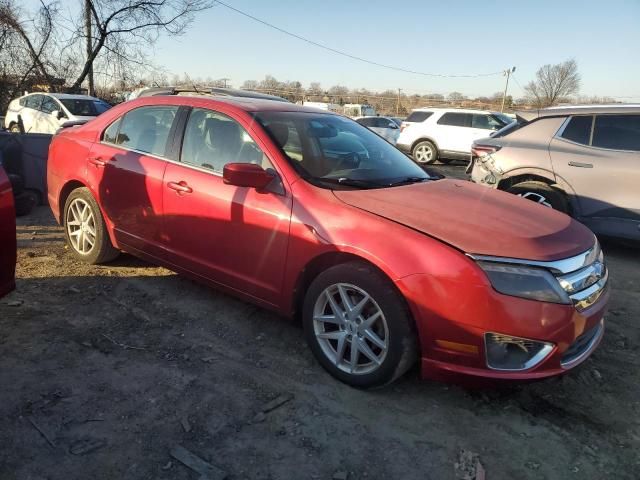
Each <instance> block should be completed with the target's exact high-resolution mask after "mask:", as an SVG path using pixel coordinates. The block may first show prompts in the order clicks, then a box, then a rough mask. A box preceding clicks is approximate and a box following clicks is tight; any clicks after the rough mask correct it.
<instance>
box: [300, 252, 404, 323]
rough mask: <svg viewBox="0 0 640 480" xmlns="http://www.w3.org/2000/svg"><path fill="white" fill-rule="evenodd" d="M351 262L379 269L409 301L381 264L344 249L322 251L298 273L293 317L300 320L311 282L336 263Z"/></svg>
mask: <svg viewBox="0 0 640 480" xmlns="http://www.w3.org/2000/svg"><path fill="white" fill-rule="evenodd" d="M349 262H360V263H364V264H366V265H367V266H370V267H372V268H373V269H374V270H376V271H378V272H379V273H380V274H381V275H384V277H385V278H387V280H389V282H390V283H391V284H392V285H393V286H394V288H395V289H396V291H397V292H398V294H399V295H400V296H401V297H402V298H403V299H404V301H405V302H406V301H407V300H406V298H405V297H404V295H403V294H402V292H400V290H399V289H398V287H397V286H396V284H395V282H394V281H393V279H392V278H391V277H390V276H389V274H388V273H387V272H385V270H384V269H382V268H380V266H379V265H376V264H375V263H373V262H372V261H370V260H368V259H367V258H365V257H363V256H360V255H357V254H355V253H351V252H344V251H332V252H325V253H321V254H319V255H317V256H316V257H314V258H312V259H311V260H309V261H308V262H307V264H306V265H305V266H304V268H303V269H302V270H301V271H300V273H299V274H298V276H297V278H296V282H295V287H294V290H293V302H292V304H291V307H292V309H293V311H292V314H291V317H292V318H294V319H296V320H298V321H299V320H300V314H301V312H302V306H303V304H304V297H305V295H306V293H307V290H308V289H309V286H310V285H311V282H313V280H314V279H315V278H316V277H317V276H318V275H320V274H321V273H322V272H324V271H326V270H327V269H329V268H331V267H334V266H336V265H340V264H343V263H349ZM409 311H410V309H409Z"/></svg>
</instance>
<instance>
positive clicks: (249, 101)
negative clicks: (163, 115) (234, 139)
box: [125, 95, 337, 115]
mask: <svg viewBox="0 0 640 480" xmlns="http://www.w3.org/2000/svg"><path fill="white" fill-rule="evenodd" d="M194 101H197V103H198V104H199V105H202V104H203V103H207V104H210V105H211V106H212V107H215V106H216V105H220V104H227V105H232V106H234V107H236V108H238V109H240V110H244V111H246V112H267V111H271V112H307V113H324V114H327V115H337V114H336V113H334V112H331V111H328V110H322V109H320V108H313V107H306V106H303V105H297V104H295V103H291V102H274V101H273V100H265V99H261V98H250V97H228V96H211V95H188V96H187V95H154V96H151V97H140V98H136V99H135V100H130V101H129V102H125V103H127V104H128V103H136V104H138V105H139V106H143V105H159V104H160V105H161V104H169V105H187V106H189V105H191V104H193V103H194Z"/></svg>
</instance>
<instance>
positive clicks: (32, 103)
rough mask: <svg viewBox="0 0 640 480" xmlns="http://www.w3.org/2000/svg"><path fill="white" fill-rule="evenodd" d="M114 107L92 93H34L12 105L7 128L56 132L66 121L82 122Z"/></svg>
mask: <svg viewBox="0 0 640 480" xmlns="http://www.w3.org/2000/svg"><path fill="white" fill-rule="evenodd" d="M109 108H111V105H109V104H108V103H107V102H104V101H102V100H100V99H99V98H95V97H90V96H88V95H69V94H65V93H30V94H28V95H25V96H24V97H20V98H17V99H15V100H13V101H12V102H11V103H10V104H9V108H8V110H7V115H6V116H5V118H4V125H5V128H6V129H7V130H10V131H12V132H16V133H18V132H20V131H21V127H20V122H22V125H23V128H24V132H25V133H50V134H54V133H56V132H57V131H58V130H59V129H60V128H61V127H62V126H64V125H65V124H69V123H71V124H74V125H79V124H81V123H84V122H88V121H89V120H92V119H93V118H95V117H96V116H98V115H100V114H101V113H104V112H106V111H107V110H109Z"/></svg>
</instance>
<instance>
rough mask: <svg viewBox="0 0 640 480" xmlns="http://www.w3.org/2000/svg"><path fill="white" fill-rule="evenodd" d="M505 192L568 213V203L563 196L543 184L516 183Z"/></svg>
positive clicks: (532, 182)
mask: <svg viewBox="0 0 640 480" xmlns="http://www.w3.org/2000/svg"><path fill="white" fill-rule="evenodd" d="M507 192H509V193H513V194H514V195H518V196H519V197H522V198H526V199H527V200H531V201H533V202H536V203H539V204H540V205H544V206H545V207H549V208H553V209H554V210H558V211H560V212H562V213H568V212H569V202H568V201H567V197H565V195H564V194H563V193H562V192H560V191H558V190H556V189H554V188H553V187H552V186H550V185H547V184H546V183H544V182H535V181H527V182H521V183H516V184H515V185H513V186H512V187H510V188H508V189H507Z"/></svg>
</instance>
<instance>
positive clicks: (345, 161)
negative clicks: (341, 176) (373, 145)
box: [334, 152, 362, 171]
mask: <svg viewBox="0 0 640 480" xmlns="http://www.w3.org/2000/svg"><path fill="white" fill-rule="evenodd" d="M338 159H339V160H338V164H337V165H336V168H335V169H334V171H340V170H354V169H356V168H358V167H359V166H360V162H361V161H362V159H361V158H360V155H359V154H358V153H356V152H350V153H343V154H341V155H339V156H338Z"/></svg>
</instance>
